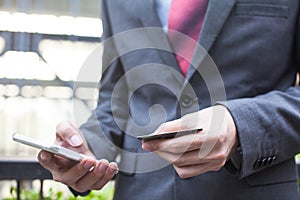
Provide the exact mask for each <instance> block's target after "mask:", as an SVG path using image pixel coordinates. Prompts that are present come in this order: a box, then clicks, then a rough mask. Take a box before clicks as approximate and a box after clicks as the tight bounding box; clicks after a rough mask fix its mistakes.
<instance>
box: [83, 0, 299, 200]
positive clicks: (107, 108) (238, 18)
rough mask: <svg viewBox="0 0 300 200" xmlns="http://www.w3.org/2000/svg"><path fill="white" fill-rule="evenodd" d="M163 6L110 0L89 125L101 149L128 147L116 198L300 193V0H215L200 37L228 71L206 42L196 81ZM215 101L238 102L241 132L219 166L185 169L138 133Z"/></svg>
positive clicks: (112, 154)
mask: <svg viewBox="0 0 300 200" xmlns="http://www.w3.org/2000/svg"><path fill="white" fill-rule="evenodd" d="M154 6H155V4H154V1H153V0H103V1H102V8H103V9H102V20H103V25H104V39H105V41H104V55H103V61H104V62H103V69H104V70H103V76H102V80H101V87H100V94H99V103H98V106H97V108H96V110H95V112H94V115H93V116H92V117H91V118H90V119H89V120H88V121H87V123H86V124H84V125H83V126H82V127H81V131H82V132H83V133H84V134H85V137H86V138H87V140H88V143H89V145H90V147H91V149H92V150H93V152H94V153H95V154H96V155H97V157H98V158H107V159H109V160H115V159H116V157H117V155H121V158H120V161H119V162H120V169H121V172H120V173H119V175H117V176H116V193H115V199H130V200H134V199H143V200H146V199H149V200H150V199H153V200H157V199H165V200H167V199H168V200H171V199H179V200H183V199H191V200H192V199H205V200H210V199H214V200H215V199H230V200H233V199H243V200H244V199H263V198H264V199H272V200H274V199H278V200H282V199H289V200H296V199H299V196H298V192H297V184H296V180H297V174H296V168H295V162H294V159H293V157H294V155H295V154H296V153H297V152H300V125H299V124H300V123H299V122H300V88H299V87H294V83H295V80H296V73H297V72H298V71H300V65H299V64H300V53H299V47H300V35H299V33H300V23H299V22H300V17H299V11H300V10H299V6H300V3H299V0H210V2H209V6H208V10H207V14H206V18H205V22H204V26H203V29H202V32H201V38H200V40H199V43H200V44H201V45H202V46H203V47H204V49H206V50H207V51H208V52H209V54H210V56H211V57H212V59H213V61H214V63H215V64H216V66H217V71H218V73H219V74H220V75H221V78H222V79H220V77H218V76H217V75H216V74H218V73H216V72H215V71H214V67H211V64H212V62H211V60H210V59H209V57H208V56H207V55H205V54H204V53H203V51H201V48H200V50H199V49H198V54H195V57H194V61H195V62H194V63H193V66H191V68H190V70H189V72H188V74H187V77H186V79H187V81H186V80H185V79H184V78H183V77H182V76H181V75H180V72H179V67H178V65H177V63H176V60H175V58H174V55H173V52H172V49H171V48H170V46H169V44H168V40H167V38H166V35H165V33H164V32H163V30H161V29H160V27H161V24H160V21H159V19H158V16H157V14H156V11H155V7H154ZM145 27H152V28H145ZM143 28H145V29H143ZM112 36H113V37H112ZM111 37H112V38H111ZM224 91H225V92H224ZM225 99H226V101H225ZM216 103H221V104H223V105H226V106H227V107H228V109H229V110H230V112H231V114H232V115H233V117H234V120H235V123H236V127H237V131H238V135H239V140H240V147H239V148H238V150H237V152H236V154H235V155H234V157H233V158H232V159H231V160H229V161H228V163H227V164H226V167H224V168H223V169H221V170H220V171H218V172H208V173H205V174H202V175H199V176H196V177H193V178H189V179H181V178H180V177H178V175H177V174H176V172H175V171H174V169H173V168H172V166H170V165H167V164H166V163H164V161H162V160H160V159H159V158H157V157H156V156H155V155H153V154H149V153H146V152H144V151H143V150H142V149H141V143H140V141H138V140H137V139H136V138H135V136H137V135H143V134H148V133H151V132H152V131H153V130H154V129H155V128H157V126H158V125H159V124H160V123H162V122H164V121H169V120H173V119H176V118H179V117H181V116H182V115H184V114H186V113H191V112H194V111H197V110H200V109H203V108H205V107H208V106H211V105H213V104H216ZM149 155H150V156H149Z"/></svg>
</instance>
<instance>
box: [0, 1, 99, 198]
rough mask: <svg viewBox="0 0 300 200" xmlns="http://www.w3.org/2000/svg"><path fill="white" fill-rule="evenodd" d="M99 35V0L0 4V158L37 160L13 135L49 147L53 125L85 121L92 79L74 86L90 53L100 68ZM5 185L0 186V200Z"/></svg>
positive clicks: (93, 99) (91, 101) (94, 93)
mask: <svg viewBox="0 0 300 200" xmlns="http://www.w3.org/2000/svg"><path fill="white" fill-rule="evenodd" d="M101 35H102V23H101V19H100V0H0V134H1V139H0V157H2V159H3V158H4V159H6V158H8V157H9V158H11V157H12V158H14V157H29V158H33V159H34V158H35V157H36V154H37V152H38V151H37V150H35V149H33V148H30V147H26V146H24V145H20V144H17V143H15V142H13V141H12V139H11V137H12V134H13V133H15V132H18V133H21V134H24V135H27V136H31V137H35V138H38V139H40V140H43V141H45V142H48V143H49V142H50V143H52V141H53V140H54V137H55V127H56V124H57V123H58V122H60V121H62V120H68V121H71V122H73V123H75V124H76V125H77V126H79V125H80V124H81V123H82V122H84V121H85V120H86V118H87V117H88V115H89V112H90V111H91V110H92V109H93V108H94V106H95V102H96V98H97V90H96V89H95V87H93V86H95V84H93V83H94V82H95V78H94V80H89V78H88V77H87V78H85V80H84V81H85V83H88V82H91V83H92V84H86V85H85V84H83V85H82V87H76V88H74V82H75V81H76V80H78V74H79V72H80V70H81V69H82V66H84V64H85V63H87V61H86V59H87V58H88V57H89V55H91V54H92V52H95V50H96V51H97V52H96V54H94V56H95V55H98V54H99V57H98V56H97V57H98V58H99V62H97V65H99V66H98V67H99V69H101V55H100V54H101V44H100V39H101ZM98 76H99V77H100V76H101V74H99V75H98ZM91 85H92V86H91ZM74 107H76V109H74ZM74 110H76V112H78V111H80V115H78V117H77V118H76V115H74ZM74 116H75V117H74ZM51 184H52V183H51ZM9 185H10V183H6V182H3V181H1V182H0V191H1V193H0V194H1V195H0V199H2V198H3V196H5V195H6V193H7V192H9V189H8V188H7V187H10V186H9Z"/></svg>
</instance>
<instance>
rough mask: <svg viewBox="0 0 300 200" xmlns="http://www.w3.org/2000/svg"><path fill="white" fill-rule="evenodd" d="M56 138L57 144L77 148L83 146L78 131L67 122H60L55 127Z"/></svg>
mask: <svg viewBox="0 0 300 200" xmlns="http://www.w3.org/2000/svg"><path fill="white" fill-rule="evenodd" d="M56 138H57V140H58V142H59V143H62V144H64V143H66V144H65V145H67V146H72V147H79V146H81V145H83V140H82V137H81V135H80V132H79V130H78V129H77V128H75V127H74V126H73V125H72V124H71V123H69V122H61V123H59V124H58V125H57V126H56ZM62 144H61V145H62Z"/></svg>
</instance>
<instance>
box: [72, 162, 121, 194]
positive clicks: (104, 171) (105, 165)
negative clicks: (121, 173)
mask: <svg viewBox="0 0 300 200" xmlns="http://www.w3.org/2000/svg"><path fill="white" fill-rule="evenodd" d="M115 165H116V164H114V165H113V164H110V163H109V162H108V161H107V160H104V159H102V160H100V161H99V162H98V163H97V164H96V166H95V167H94V168H93V169H92V170H90V171H89V172H88V173H86V174H85V175H84V176H82V177H81V178H80V179H78V180H77V181H76V183H74V185H72V187H73V188H74V189H75V190H77V191H79V192H80V191H86V190H91V189H93V190H96V189H97V190H99V189H101V188H102V187H103V186H104V185H105V184H106V183H107V182H108V181H110V180H111V179H112V177H113V176H114V174H115V172H116V170H117V166H115ZM112 169H113V170H112Z"/></svg>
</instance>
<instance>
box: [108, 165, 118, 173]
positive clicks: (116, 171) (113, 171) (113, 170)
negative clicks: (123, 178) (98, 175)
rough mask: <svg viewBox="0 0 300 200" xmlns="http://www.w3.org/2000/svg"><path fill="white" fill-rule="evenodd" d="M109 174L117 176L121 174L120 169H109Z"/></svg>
mask: <svg viewBox="0 0 300 200" xmlns="http://www.w3.org/2000/svg"><path fill="white" fill-rule="evenodd" d="M108 172H109V173H114V174H117V173H118V172H119V170H118V169H114V168H112V167H109V168H108Z"/></svg>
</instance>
